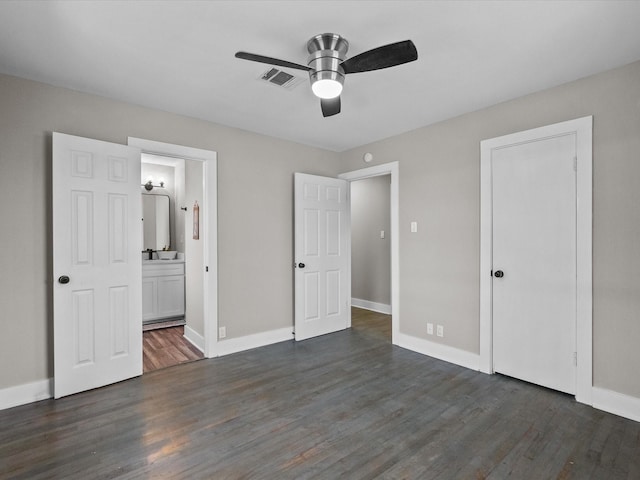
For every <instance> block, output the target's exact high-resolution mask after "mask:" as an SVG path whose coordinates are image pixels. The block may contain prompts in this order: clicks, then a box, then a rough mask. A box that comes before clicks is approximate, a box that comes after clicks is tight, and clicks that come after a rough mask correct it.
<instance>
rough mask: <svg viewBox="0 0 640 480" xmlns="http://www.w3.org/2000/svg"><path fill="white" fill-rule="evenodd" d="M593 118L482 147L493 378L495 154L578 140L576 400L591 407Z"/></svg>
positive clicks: (484, 266)
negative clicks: (557, 139)
mask: <svg viewBox="0 0 640 480" xmlns="http://www.w3.org/2000/svg"><path fill="white" fill-rule="evenodd" d="M592 128H593V117H591V116H588V117H583V118H578V119H575V120H569V121H566V122H561V123H556V124H553V125H548V126H545V127H540V128H534V129H532V130H527V131H524V132H518V133H513V134H510V135H504V136H502V137H497V138H492V139H489V140H484V141H482V142H480V371H482V372H484V373H493V360H492V348H493V345H492V341H493V331H492V291H491V288H492V287H491V274H490V273H491V268H492V267H491V266H492V251H493V239H492V230H493V228H492V184H491V156H492V151H493V150H495V149H499V148H503V147H507V146H512V145H517V144H519V143H526V142H530V141H534V140H539V139H544V138H549V137H554V136H558V135H566V134H571V133H573V134H575V135H576V152H577V154H576V155H577V158H576V166H577V175H576V196H577V198H576V203H577V212H576V213H577V215H576V267H577V293H576V297H577V298H576V305H577V307H576V319H577V320H576V321H577V325H576V345H577V378H576V382H577V383H576V400H577V401H579V402H581V403H585V404H588V405H591V404H592V403H593V402H592V390H593V380H592V378H593V351H592V349H593V325H592V317H593V310H592V216H593V204H592V195H593V173H592V171H593V167H592V163H593V161H592Z"/></svg>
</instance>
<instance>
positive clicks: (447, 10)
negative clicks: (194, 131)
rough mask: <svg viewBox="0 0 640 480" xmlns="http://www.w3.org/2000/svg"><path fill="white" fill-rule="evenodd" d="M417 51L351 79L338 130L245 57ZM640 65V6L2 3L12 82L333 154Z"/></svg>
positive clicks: (300, 94)
mask: <svg viewBox="0 0 640 480" xmlns="http://www.w3.org/2000/svg"><path fill="white" fill-rule="evenodd" d="M325 32H332V33H338V34H341V35H343V36H344V37H346V38H347V40H348V41H349V43H350V50H349V52H348V54H347V57H351V56H354V55H357V54H358V53H361V52H363V51H366V50H369V49H371V48H375V47H378V46H381V45H386V44H388V43H392V42H396V41H400V40H406V39H411V40H413V42H414V43H415V45H416V47H417V49H418V54H419V58H418V60H417V61H416V62H413V63H409V64H406V65H401V66H397V67H394V68H390V69H386V70H379V71H374V72H366V73H359V74H352V75H347V77H346V81H345V86H344V92H343V95H342V113H340V114H339V115H336V116H334V117H328V118H323V117H322V114H321V112H320V105H319V100H318V99H317V98H315V97H314V96H313V94H312V93H311V89H310V87H309V82H308V80H307V79H306V75H307V74H306V73H305V72H302V71H299V70H290V71H289V73H293V74H295V75H296V76H302V77H305V81H304V82H303V83H302V84H301V85H299V86H297V87H296V88H295V89H293V90H292V91H288V90H284V89H282V88H279V87H275V86H273V85H270V84H267V83H265V82H262V81H260V80H258V78H259V77H260V76H261V74H262V73H263V72H264V71H266V70H267V69H268V68H269V67H268V66H267V65H264V64H259V63H254V62H248V61H244V60H239V59H236V58H235V57H234V53H235V52H236V51H238V50H245V51H248V52H252V53H258V54H262V55H266V56H271V57H276V58H280V59H284V60H289V61H292V62H295V63H302V64H306V60H307V52H306V42H307V40H308V39H309V38H311V37H312V36H314V35H315V34H318V33H325ZM639 59H640V1H614V0H607V1H595V0H592V1H497V2H495V1H491V2H482V1H456V2H450V1H400V0H395V1H168V0H167V1H158V2H156V1H82V2H80V1H31V2H26V1H17V2H16V1H6V0H5V1H2V2H0V72H2V73H6V74H9V75H15V76H19V77H24V78H29V79H33V80H38V81H42V82H45V83H49V84H53V85H58V86H63V87H68V88H71V89H74V90H79V91H83V92H88V93H93V94H97V95H102V96H105V97H110V98H114V99H118V100H122V101H126V102H130V103H135V104H139V105H144V106H148V107H153V108H157V109H160V110H165V111H169V112H175V113H179V114H183V115H187V116H190V117H195V118H200V119H204V120H208V121H212V122H216V123H221V124H225V125H229V126H233V127H238V128H242V129H246V130H250V131H253V132H258V133H262V134H265V135H270V136H273V137H278V138H283V139H286V140H291V141H295V142H300V143H304V144H308V145H313V146H318V147H322V148H326V149H330V150H334V151H343V150H346V149H349V148H352V147H355V146H359V145H363V144H366V143H369V142H372V141H375V140H379V139H382V138H386V137H389V136H392V135H396V134H399V133H402V132H405V131H409V130H412V129H415V128H418V127H421V126H425V125H428V124H432V123H435V122H438V121H441V120H444V119H447V118H451V117H454V116H456V115H460V114H463V113H465V112H469V111H474V110H478V109H480V108H483V107H486V106H489V105H493V104H496V103H499V102H502V101H505V100H509V99H512V98H516V97H519V96H522V95H526V94H528V93H531V92H535V91H539V90H543V89H546V88H549V87H552V86H555V85H559V84H562V83H565V82H569V81H571V80H575V79H577V78H581V77H585V76H588V75H591V74H594V73H597V72H601V71H605V70H608V69H611V68H614V67H617V66H621V65H625V64H628V63H631V62H633V61H636V60H639Z"/></svg>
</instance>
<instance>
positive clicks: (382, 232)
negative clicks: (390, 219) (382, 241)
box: [380, 230, 384, 238]
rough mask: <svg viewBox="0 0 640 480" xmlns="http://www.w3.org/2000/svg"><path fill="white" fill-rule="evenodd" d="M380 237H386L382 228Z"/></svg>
mask: <svg viewBox="0 0 640 480" xmlns="http://www.w3.org/2000/svg"><path fill="white" fill-rule="evenodd" d="M380 238H384V230H380Z"/></svg>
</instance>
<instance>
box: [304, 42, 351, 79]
mask: <svg viewBox="0 0 640 480" xmlns="http://www.w3.org/2000/svg"><path fill="white" fill-rule="evenodd" d="M307 50H308V51H309V60H308V62H307V65H308V66H309V68H311V70H309V77H310V79H311V84H312V85H313V84H314V83H315V82H317V81H319V80H334V81H337V82H339V83H340V85H343V84H344V75H345V73H344V68H342V66H341V63H342V62H343V61H344V59H345V56H346V54H347V51H348V50H349V42H347V40H346V39H345V38H343V37H341V36H340V35H337V34H335V33H323V34H320V35H316V36H315V37H313V38H312V39H311V40H309V41H308V42H307Z"/></svg>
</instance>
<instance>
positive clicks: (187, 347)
mask: <svg viewBox="0 0 640 480" xmlns="http://www.w3.org/2000/svg"><path fill="white" fill-rule="evenodd" d="M201 358H204V355H203V354H202V352H201V351H200V350H198V349H197V348H196V347H195V346H194V345H193V344H192V343H191V342H189V341H188V340H187V339H186V338H184V327H183V326H179V327H168V328H162V329H157V330H148V331H146V332H142V363H143V368H144V373H148V372H151V371H153V370H157V369H159V368H166V367H171V366H173V365H178V364H180V363H185V362H193V361H195V360H200V359H201Z"/></svg>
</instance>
